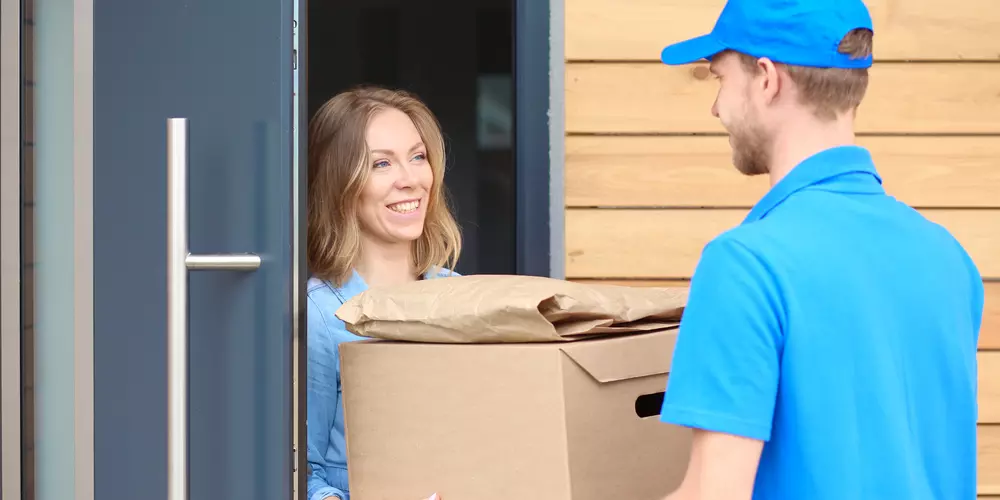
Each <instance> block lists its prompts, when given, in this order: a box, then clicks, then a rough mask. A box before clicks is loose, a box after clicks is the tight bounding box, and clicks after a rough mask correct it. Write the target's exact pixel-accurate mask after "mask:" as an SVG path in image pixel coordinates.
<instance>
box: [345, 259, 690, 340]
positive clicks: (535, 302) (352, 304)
mask: <svg viewBox="0 0 1000 500" xmlns="http://www.w3.org/2000/svg"><path fill="white" fill-rule="evenodd" d="M687 293H688V290H687V288H684V287H674V288H653V287H626V286H618V285H607V284H583V283H574V282H570V281H565V280H560V279H554V278H545V277H537V276H520V275H475V276H452V277H446V278H437V279H431V280H424V281H417V282H414V283H408V284H405V285H402V286H396V287H388V288H371V289H368V290H366V291H365V292H362V293H360V294H358V295H356V296H355V297H353V298H352V299H350V300H348V301H347V302H346V303H344V305H343V306H341V307H340V309H339V310H338V311H337V317H339V318H340V319H342V320H343V321H344V323H345V324H346V326H347V329H348V330H349V331H351V332H353V333H355V334H357V335H360V336H364V337H370V338H378V339H386V340H402V341H410V342H430V343H513V342H554V341H570V340H578V339H581V338H586V337H587V336H593V335H608V334H626V333H636V332H649V331H654V330H663V329H668V328H674V327H676V326H677V325H678V323H679V321H680V318H681V314H682V313H683V311H684V305H685V304H686V302H687Z"/></svg>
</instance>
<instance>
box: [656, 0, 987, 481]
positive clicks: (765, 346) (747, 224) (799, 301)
mask: <svg viewBox="0 0 1000 500" xmlns="http://www.w3.org/2000/svg"><path fill="white" fill-rule="evenodd" d="M872 33H873V28H872V20H871V17H870V15H869V13H868V10H867V8H866V7H865V5H864V4H863V3H862V1H861V0H729V2H728V3H727V4H726V6H725V8H723V10H722V13H721V15H720V16H719V18H718V21H717V23H716V24H715V27H714V28H713V29H712V31H711V33H709V34H707V35H704V36H701V37H698V38H694V39H691V40H687V41H684V42H680V43H677V44H674V45H670V46H668V47H666V48H665V49H663V52H662V54H661V59H662V61H663V62H664V63H666V64H671V65H674V64H686V63H691V62H695V61H699V60H702V59H708V60H710V61H711V66H710V69H711V72H712V74H713V75H714V76H715V77H716V78H717V79H718V82H719V93H718V96H717V97H716V99H715V103H714V104H713V105H712V114H713V115H714V116H716V117H717V118H719V120H720V121H721V122H722V125H723V126H724V127H725V129H726V130H727V131H728V132H729V142H730V144H731V146H732V155H733V163H734V164H735V167H736V168H737V169H738V170H739V171H740V172H742V173H744V174H746V175H766V176H768V177H769V178H770V181H771V187H770V191H769V192H768V193H767V194H766V195H764V197H763V198H762V199H760V200H759V201H758V202H757V204H756V205H755V206H754V207H753V209H752V210H750V212H749V214H748V215H747V216H746V219H745V220H744V221H743V223H742V224H741V225H739V226H738V227H736V228H733V229H731V230H729V231H727V232H725V233H723V234H722V235H720V236H718V237H717V238H715V239H714V240H712V241H711V242H709V243H708V244H707V245H706V246H705V247H704V249H703V252H702V255H701V258H700V261H699V263H698V265H697V267H696V269H695V272H694V275H693V277H692V282H691V290H690V298H689V303H688V306H687V309H686V311H685V313H684V317H683V322H682V325H681V329H680V332H679V337H678V341H677V345H676V350H675V351H674V354H673V365H672V370H671V373H670V378H669V381H668V383H667V389H666V395H665V398H664V402H663V408H662V414H661V419H662V420H663V421H664V422H669V423H672V424H676V425H680V426H685V427H690V428H692V429H693V433H694V444H693V450H692V455H691V459H690V464H689V466H688V470H687V474H686V477H685V479H684V481H683V484H682V485H681V486H680V488H679V490H678V491H676V492H674V493H673V494H672V495H671V496H669V497H668V498H669V499H671V500H740V499H750V498H753V499H761V500H786V499H787V500H825V499H830V500H866V499H872V500H903V499H906V500H930V499H935V500H946V499H947V500H953V499H970V500H971V499H974V498H975V497H976V418H977V409H976V380H977V379H976V346H977V342H978V336H979V327H980V323H981V321H982V315H983V283H982V279H981V277H980V275H979V272H978V271H977V269H976V266H975V265H974V264H973V262H972V260H971V259H970V258H969V256H968V255H967V253H966V252H965V250H963V248H962V246H961V245H960V244H959V243H958V242H957V241H956V240H955V238H953V237H952V235H951V234H949V232H948V231H947V230H945V229H944V228H942V227H941V226H939V225H937V224H934V223H932V222H930V221H928V220H926V219H925V218H924V217H923V216H921V214H920V213H918V212H917V211H915V210H913V209H911V208H910V207H908V206H906V205H905V204H903V203H901V202H900V201H897V200H896V199H894V198H892V197H891V196H889V195H887V194H886V192H885V191H884V190H883V187H882V179H881V177H880V175H879V173H878V171H877V169H876V168H875V165H874V164H873V162H872V157H871V155H870V154H869V152H868V151H867V150H866V149H864V148H862V147H859V146H857V145H855V137H854V132H853V127H854V118H855V111H856V108H857V107H858V105H859V104H860V103H861V100H862V97H863V96H864V94H865V89H866V87H867V85H868V77H869V75H868V68H869V67H870V66H871V64H872V53H871V51H872ZM914 105H915V106H919V103H914ZM863 112H864V111H863V110H862V113H863Z"/></svg>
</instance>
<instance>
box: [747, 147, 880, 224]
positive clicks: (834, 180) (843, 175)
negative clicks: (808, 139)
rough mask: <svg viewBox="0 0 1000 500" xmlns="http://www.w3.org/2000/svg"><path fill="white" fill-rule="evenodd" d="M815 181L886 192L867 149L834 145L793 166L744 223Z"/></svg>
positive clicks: (846, 189)
mask: <svg viewBox="0 0 1000 500" xmlns="http://www.w3.org/2000/svg"><path fill="white" fill-rule="evenodd" d="M851 174H860V175H851ZM817 184H831V186H830V188H831V189H830V190H833V191H840V192H852V193H867V194H878V193H884V192H885V191H884V190H883V189H882V177H881V176H880V175H879V174H878V172H877V171H876V170H875V163H874V162H873V161H872V157H871V153H869V152H868V150H867V149H865V148H862V147H860V146H837V147H834V148H830V149H827V150H824V151H820V152H819V153H816V154H814V155H812V156H810V157H808V158H806V159H805V160H803V161H802V162H801V163H799V164H798V165H796V166H795V168H793V169H792V171H791V172H789V173H788V174H787V175H785V177H784V178H783V179H781V180H780V181H778V183H777V184H775V185H774V186H773V187H771V189H770V190H769V191H768V192H767V194H765V195H764V197H763V198H761V199H760V201H758V202H757V204H756V205H754V207H753V209H751V210H750V213H749V214H747V216H746V218H745V219H744V220H743V224H747V223H750V222H754V221H757V220H760V219H763V218H764V217H765V216H766V215H767V214H768V213H769V212H770V211H771V210H773V209H774V208H775V207H777V206H778V205H780V204H781V203H782V202H783V201H785V200H786V199H787V198H788V197H789V196H791V195H792V194H794V193H796V192H797V191H801V190H803V189H805V188H807V187H809V186H814V185H817Z"/></svg>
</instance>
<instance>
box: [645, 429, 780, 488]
mask: <svg viewBox="0 0 1000 500" xmlns="http://www.w3.org/2000/svg"><path fill="white" fill-rule="evenodd" d="M763 447H764V442H763V441H758V440H756V439H750V438H745V437H740V436H734V435H731V434H724V433H721V432H712V431H704V430H701V429H694V440H693V442H692V447H691V459H690V461H689V462H688V468H687V473H686V474H685V475H684V481H683V482H682V483H681V486H680V488H678V489H677V491H675V492H673V493H671V494H670V495H668V496H667V498H666V499H664V500H750V498H751V497H752V496H753V483H754V478H755V477H756V475H757V463H758V462H759V461H760V452H761V450H762V449H763Z"/></svg>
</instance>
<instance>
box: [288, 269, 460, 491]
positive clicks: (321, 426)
mask: <svg viewBox="0 0 1000 500" xmlns="http://www.w3.org/2000/svg"><path fill="white" fill-rule="evenodd" d="M445 276H458V273H455V272H452V271H449V270H447V269H443V270H441V271H440V272H438V273H437V276H436V277H445ZM432 277H435V276H431V275H427V276H424V279H430V278H432ZM367 289H368V285H367V284H366V283H365V281H364V279H362V278H361V276H360V275H359V274H358V273H357V272H354V273H353V275H352V276H351V279H349V280H348V281H347V283H345V284H344V286H342V287H339V288H338V287H336V286H334V285H333V284H332V283H330V282H327V281H323V280H320V279H317V278H315V277H314V278H310V279H309V282H308V283H307V284H306V314H307V321H308V347H309V356H308V366H307V371H308V376H307V387H306V391H307V396H306V397H307V399H306V407H307V408H306V432H307V433H308V439H309V443H308V460H309V468H310V473H309V482H308V485H307V495H308V497H307V500H323V499H324V498H326V497H329V496H337V497H340V498H341V499H342V500H350V499H351V495H350V491H349V489H348V485H347V448H346V446H345V444H344V408H343V406H342V405H341V404H340V402H341V389H340V353H339V349H338V346H339V344H340V343H342V342H353V341H355V340H361V339H362V338H363V337H359V336H357V335H354V334H353V333H351V332H349V331H347V327H346V326H345V325H344V322H343V321H341V320H340V319H339V318H337V316H336V312H337V309H339V308H340V306H341V305H342V304H343V303H344V302H347V301H348V300H350V298H351V297H354V296H355V295H357V294H359V293H361V292H363V291H365V290H367Z"/></svg>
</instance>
